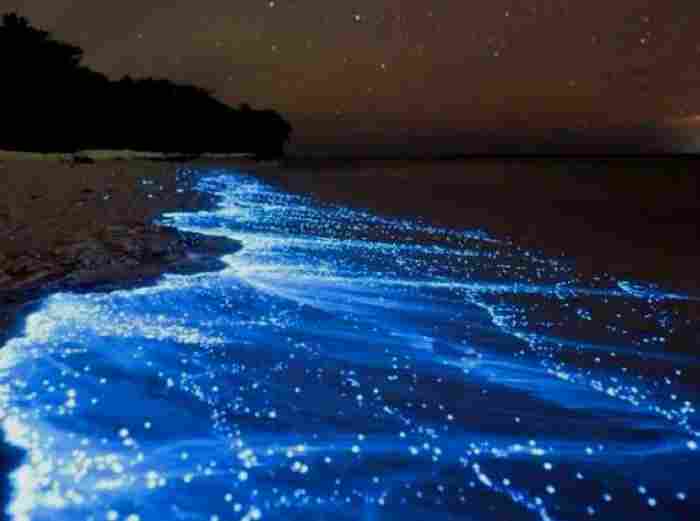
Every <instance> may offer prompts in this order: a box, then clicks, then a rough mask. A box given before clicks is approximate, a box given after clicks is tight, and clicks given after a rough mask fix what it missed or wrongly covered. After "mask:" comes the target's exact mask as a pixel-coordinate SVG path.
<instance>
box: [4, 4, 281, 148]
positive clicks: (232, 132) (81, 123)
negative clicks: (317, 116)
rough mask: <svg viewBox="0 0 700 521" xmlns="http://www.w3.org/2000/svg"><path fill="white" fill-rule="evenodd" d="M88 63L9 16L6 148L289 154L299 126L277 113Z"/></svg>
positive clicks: (70, 48)
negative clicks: (111, 74)
mask: <svg viewBox="0 0 700 521" xmlns="http://www.w3.org/2000/svg"><path fill="white" fill-rule="evenodd" d="M82 57H83V51H82V49H80V48H79V47H76V46H74V45H70V44H67V43H64V42H60V41H57V40H54V39H53V38H52V37H51V35H50V34H49V33H48V32H46V31H43V30H40V29H36V28H34V27H32V26H31V24H30V23H29V21H28V20H27V19H26V18H24V17H21V16H18V15H16V14H14V13H9V14H5V15H3V17H2V25H0V70H2V71H3V74H2V80H0V88H1V89H2V91H0V109H1V110H2V119H1V120H0V148H9V149H16V150H33V151H75V150H78V149H80V148H83V149H85V148H130V149H133V150H155V151H163V152H185V153H201V152H207V151H210V152H253V153H256V154H257V155H258V156H261V157H276V156H279V155H281V154H283V152H284V145H285V143H286V142H287V141H288V140H289V136H290V135H291V131H292V128H291V126H290V125H289V123H288V122H287V121H285V120H284V119H283V118H282V117H281V116H280V115H279V114H278V113H277V112H274V111H271V110H254V109H252V108H251V107H250V106H249V105H248V104H245V103H244V104H241V105H240V108H239V109H234V108H232V107H229V106H227V105H226V104H224V103H222V102H220V101H218V100H217V99H216V98H214V97H213V93H212V92H210V91H208V90H206V89H203V88H201V87H197V86H194V85H186V84H185V85H183V84H176V83H173V82H172V81H169V80H165V79H152V78H147V79H133V78H131V77H129V76H125V77H124V78H122V79H121V80H118V81H110V80H109V79H108V78H107V77H106V76H104V75H103V74H101V73H98V72H95V71H92V70H90V69H89V68H87V67H84V66H82V65H81V60H82Z"/></svg>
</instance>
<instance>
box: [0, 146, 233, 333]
mask: <svg viewBox="0 0 700 521" xmlns="http://www.w3.org/2000/svg"><path fill="white" fill-rule="evenodd" d="M196 169H197V167H196V166H194V167H191V166H190V165H188V164H185V163H152V162H142V161H129V162H121V161H119V162H113V161H106V162H100V163H96V164H85V165H82V164H80V165H76V164H69V165H66V164H61V163H56V162H44V161H42V162H36V161H31V160H28V161H22V160H20V161H9V162H0V174H5V175H6V176H7V178H8V179H5V180H4V181H5V182H6V183H7V184H8V186H9V185H10V184H12V183H14V182H17V181H18V179H17V178H18V177H22V176H23V174H26V173H27V171H33V172H34V173H35V174H36V176H37V178H39V179H40V181H41V183H40V184H41V186H39V187H37V186H30V187H29V190H20V192H22V191H25V192H27V191H28V192H35V191H39V192H41V191H44V192H46V191H49V190H50V186H49V185H50V183H51V182H54V181H55V179H53V180H48V178H47V176H54V177H56V176H60V175H66V174H67V173H70V174H71V175H73V176H74V177H75V173H76V172H77V173H78V174H79V175H78V177H80V178H81V179H80V182H79V183H76V184H77V185H78V186H77V187H73V188H74V189H72V190H70V189H69V190H67V193H63V194H58V196H59V197H62V198H64V205H63V206H64V207H60V206H58V203H57V202H56V201H50V200H49V201H41V199H42V198H44V195H43V194H41V193H39V194H34V193H32V194H31V195H29V197H27V196H26V195H27V194H23V195H24V196H25V197H21V196H19V197H16V195H17V194H13V193H10V195H6V196H5V198H6V199H11V198H14V199H15V200H13V201H11V202H9V201H8V200H5V201H3V200H2V196H0V347H1V346H2V345H3V344H4V343H5V342H6V341H7V340H8V339H9V338H10V337H11V336H12V335H13V333H16V332H17V329H18V324H17V322H18V318H21V317H22V315H26V313H27V310H28V309H30V308H31V306H32V305H33V304H34V303H36V302H38V301H40V300H41V299H42V298H43V297H45V296H46V295H48V294H50V293H55V292H60V291H73V292H85V291H110V290H113V289H118V288H125V287H133V286H135V285H144V284H145V285H148V284H149V283H152V282H153V281H154V280H156V279H157V278H158V277H159V276H160V275H162V274H163V273H166V272H170V273H196V272H201V271H215V270H217V269H219V268H220V267H221V263H220V261H219V258H220V257H221V256H223V255H226V254H228V253H234V252H236V251H238V250H239V249H240V244H239V243H236V242H235V241H232V240H230V239H226V238H223V237H209V236H204V235H200V234H196V233H189V232H181V231H179V230H177V229H176V228H173V227H171V226H166V225H161V224H157V223H156V221H157V220H158V219H159V218H160V217H161V216H162V215H163V214H164V213H168V212H174V211H175V212H176V211H197V210H203V209H207V208H211V207H212V206H213V205H214V204H215V197H214V196H212V195H210V194H205V193H203V192H199V191H196V190H195V189H194V187H195V185H196V183H197V181H198V180H199V178H201V175H202V174H201V172H198V171H197V170H196ZM183 172H185V173H186V175H185V176H183V175H182V173H183ZM8 173H9V175H8ZM121 175H124V176H129V177H130V179H127V181H128V182H124V179H120V178H119V176H121ZM164 178H165V179H164ZM60 181H61V180H60V179H59V181H58V182H60ZM105 181H106V184H107V186H106V187H105V186H103V185H104V184H105ZM44 182H46V185H44ZM1 184H2V183H1V182H0V190H2V188H3V187H2V186H1ZM29 184H30V185H31V184H32V183H29ZM117 184H121V185H123V186H120V187H119V188H116V187H115V185H117ZM83 185H88V187H86V188H81V186H83ZM96 185H97V186H96ZM47 188H49V190H46V189H47ZM144 188H145V190H144ZM8 192H11V190H5V193H6V194H7V193H8ZM64 192H66V190H64ZM154 193H155V194H156V195H154ZM76 198H77V200H76ZM37 199H38V201H37ZM71 199H73V201H71ZM65 201H67V203H65ZM3 203H4V204H3ZM52 203H56V206H55V207H54V205H53V204H52ZM12 206H13V207H12ZM66 206H67V207H68V208H66ZM115 207H116V208H117V209H116V211H114V212H112V213H111V214H110V212H109V209H110V208H115ZM42 212H43V215H37V214H41V213H42ZM47 224H48V226H47V228H48V230H44V229H43V227H44V226H46V225H47ZM42 234H43V235H44V236H43V237H40V235H42Z"/></svg>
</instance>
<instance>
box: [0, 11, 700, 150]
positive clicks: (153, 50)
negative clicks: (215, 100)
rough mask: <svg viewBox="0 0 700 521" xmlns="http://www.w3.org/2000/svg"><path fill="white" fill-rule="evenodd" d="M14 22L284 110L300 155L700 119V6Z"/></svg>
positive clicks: (180, 14)
mask: <svg viewBox="0 0 700 521" xmlns="http://www.w3.org/2000/svg"><path fill="white" fill-rule="evenodd" d="M10 10H17V11H19V12H20V13H21V14H24V15H26V16H28V17H29V18H30V20H31V21H32V22H33V23H34V24H36V25H39V26H41V27H43V28H45V29H48V30H51V31H53V32H55V34H56V36H57V37H59V38H61V39H66V40H69V41H71V42H74V43H77V44H79V45H80V46H81V47H83V48H84V49H85V51H86V62H87V63H88V64H89V65H91V66H93V67H94V68H96V69H98V70H100V71H102V72H104V73H106V74H108V75H110V76H111V77H120V76H122V75H124V74H127V73H128V74H131V75H134V76H142V75H154V76H164V77H168V78H171V79H175V80H183V81H189V82H192V83H196V84H199V85H202V86H204V87H208V88H211V89H213V90H214V91H215V92H216V93H217V95H218V96H219V97H220V98H222V99H223V100H224V101H227V102H230V103H238V102H239V101H247V102H250V103H251V104H253V105H255V106H265V107H271V108H275V109H277V110H279V111H280V112H282V113H283V114H284V115H285V116H287V117H288V118H289V119H290V120H291V121H292V123H293V124H294V127H295V131H296V135H297V139H298V140H301V141H304V140H307V141H319V140H320V141H328V142H333V141H342V140H344V139H350V138H351V137H352V136H357V135H366V136H374V137H375V138H377V139H380V140H381V139H388V140H391V139H392V136H399V135H402V134H403V133H405V132H410V133H414V134H431V133H450V132H456V133H458V132H462V131H469V130H471V129H480V128H501V127H506V128H515V127H521V128H544V127H567V126H580V125H588V126H592V127H606V126H610V125H617V124H631V125H636V124H642V123H646V124H648V123H649V122H658V123H659V124H660V122H662V121H665V120H667V119H668V118H677V117H681V116H687V115H690V114H694V113H696V112H700V36H698V35H700V3H699V2H696V1H690V0H663V1H661V0H607V1H603V0H556V1H555V0H525V1H513V0H510V1H508V0H490V1H489V2H467V1H465V0H431V1H430V2H420V1H417V0H415V1H414V0H411V1H407V0H403V1H400V0H354V1H352V2H335V1H328V0H275V2H273V3H270V2H269V1H267V0H237V1H233V0H198V1H197V2H176V1H174V0H170V1H168V0H155V1H154V0H151V1H149V0H120V1H118V2H116V1H115V2H101V1H95V0H51V1H47V0H26V1H17V0H0V11H10ZM356 15H357V17H356ZM370 139H371V138H370Z"/></svg>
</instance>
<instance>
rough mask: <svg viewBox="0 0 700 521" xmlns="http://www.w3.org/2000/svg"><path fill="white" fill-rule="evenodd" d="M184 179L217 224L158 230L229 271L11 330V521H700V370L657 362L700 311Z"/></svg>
mask: <svg viewBox="0 0 700 521" xmlns="http://www.w3.org/2000/svg"><path fill="white" fill-rule="evenodd" d="M190 168H191V169H190ZM182 174H183V175H193V176H194V175H197V176H200V181H199V185H198V189H199V190H202V191H204V192H208V193H211V194H215V195H216V196H217V197H218V199H217V200H218V203H217V206H216V207H215V208H213V209H211V210H206V211H200V212H194V213H173V214H168V215H165V216H163V218H162V221H163V222H164V223H167V224H170V225H172V226H176V227H177V228H179V229H181V230H186V231H194V232H199V233H203V234H208V235H217V236H225V237H230V238H232V239H235V240H237V241H240V242H241V243H242V246H243V247H242V249H241V250H240V251H239V252H238V253H236V254H233V255H229V256H226V257H224V258H223V261H224V263H225V265H226V268H225V269H223V270H222V271H218V272H213V273H200V274H194V275H178V274H171V275H166V276H164V277H163V278H162V279H161V280H160V281H159V282H158V283H156V284H154V285H152V286H148V287H141V288H131V289H124V290H119V291H113V292H110V293H85V294H70V293H57V294H53V295H51V296H49V297H47V298H46V299H45V300H44V301H43V302H42V304H41V305H40V306H39V308H38V309H36V310H35V311H33V312H32V313H31V314H30V315H29V316H28V317H26V321H25V325H24V329H23V331H21V332H20V334H19V335H18V336H17V337H15V338H13V339H11V340H10V341H9V342H8V343H7V344H6V345H5V346H4V347H3V348H2V349H1V350H0V410H2V411H3V415H2V429H3V431H4V434H5V437H6V440H7V441H8V442H9V443H11V444H12V445H14V446H16V447H19V448H21V449H23V450H24V451H25V457H24V460H23V462H22V464H21V466H20V467H19V468H17V469H16V470H15V471H14V473H13V474H12V476H11V483H12V486H13V495H12V499H11V501H10V503H9V505H8V507H7V513H8V516H9V517H10V519H12V520H13V521H25V520H30V519H31V520H36V521H43V520H52V521H56V520H58V521H60V520H79V519H80V520H94V521H98V520H100V521H101V520H108V521H117V520H124V521H147V520H162V519H179V520H193V521H194V520H204V521H228V520H242V521H251V520H258V519H269V520H285V521H289V520H367V521H370V520H371V521H374V520H390V519H391V520H394V519H403V520H405V521H414V520H415V521H422V520H427V519H444V520H479V521H481V520H485V521H487V520H488V521H490V520H493V521H502V520H506V519H508V520H520V519H540V520H542V521H547V520H554V519H567V520H571V519H610V520H617V519H620V518H621V517H622V516H626V517H634V518H635V519H636V520H638V521H642V520H645V519H655V520H656V519H690V518H691V517H692V516H693V515H694V513H695V512H697V511H698V509H699V508H700V482H699V481H698V480H697V477H696V475H695V474H694V473H695V471H696V469H697V467H698V465H699V464H700V450H698V444H699V443H700V439H698V438H699V437H700V431H699V422H698V416H697V412H696V409H695V407H696V402H697V399H698V393H699V392H700V389H699V388H698V385H697V375H698V369H699V368H700V360H699V359H698V357H697V356H696V355H694V353H693V352H692V349H690V348H691V347H693V346H687V347H688V349H687V350H683V349H681V350H679V349H675V348H674V349H670V348H669V344H670V343H671V339H674V338H677V333H678V332H679V331H687V330H688V329H689V328H691V329H692V328H697V324H696V323H692V322H690V321H689V319H688V318H687V316H688V315H687V313H686V312H685V310H686V308H687V307H688V306H692V305H697V302H698V296H697V295H693V294H692V293H687V292H684V291H680V290H673V289H669V288H668V287H666V286H663V287H662V286H661V285H655V284H650V283H643V282H640V281H637V280H631V279H626V278H624V279H623V278H618V277H615V276H612V275H609V274H603V273H601V274H598V275H590V274H587V275H582V274H581V273H579V272H578V271H577V270H576V268H575V266H574V264H573V263H572V262H570V261H569V260H568V259H567V258H565V257H563V256H550V255H546V254H544V253H541V252H539V251H534V250H531V249H527V248H525V247H523V246H518V245H517V244H514V243H513V242H512V241H510V240H507V239H503V238H499V237H497V236H493V235H492V234H490V233H489V231H488V230H482V229H469V228H465V227H449V226H441V225H437V224H435V223H434V222H431V221H430V220H428V219H425V218H422V217H421V216H419V215H415V216H404V215H402V216H399V215H386V214H382V213H380V212H376V211H373V210H371V209H367V208H362V207H360V206H353V205H350V204H343V203H339V202H337V201H328V200H323V199H319V198H317V197H312V196H311V195H309V194H305V193H304V191H303V190H297V191H293V190H289V189H287V188H285V187H284V186H283V185H280V183H277V182H273V181H271V180H269V179H266V178H265V177H264V176H259V175H254V174H250V173H246V172H244V171H241V170H238V169H235V168H230V167H229V168H227V167H223V166H222V167H207V168H205V167H202V168H199V169H196V168H194V167H183V171H182ZM397 197H399V198H400V192H397ZM674 335H676V336H674Z"/></svg>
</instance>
